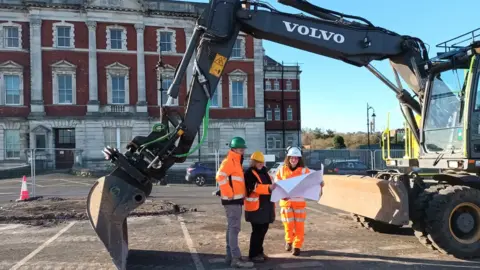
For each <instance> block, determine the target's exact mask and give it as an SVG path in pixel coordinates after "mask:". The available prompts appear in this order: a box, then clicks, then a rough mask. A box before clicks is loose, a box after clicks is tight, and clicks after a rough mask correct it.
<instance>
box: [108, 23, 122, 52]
mask: <svg viewBox="0 0 480 270" xmlns="http://www.w3.org/2000/svg"><path fill="white" fill-rule="evenodd" d="M107 49H109V50H126V49H127V29H126V28H125V27H122V26H118V25H114V26H107Z"/></svg>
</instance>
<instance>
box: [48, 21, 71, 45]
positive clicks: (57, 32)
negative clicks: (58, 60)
mask: <svg viewBox="0 0 480 270" xmlns="http://www.w3.org/2000/svg"><path fill="white" fill-rule="evenodd" d="M53 47H56V48H73V47H75V38H74V26H73V24H71V23H66V22H64V21H62V22H57V23H54V24H53Z"/></svg>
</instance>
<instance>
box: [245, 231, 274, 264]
mask: <svg viewBox="0 0 480 270" xmlns="http://www.w3.org/2000/svg"><path fill="white" fill-rule="evenodd" d="M251 224H252V234H251V235H250V251H249V253H248V257H250V258H253V257H255V256H258V255H262V254H263V240H265V235H266V234H267V231H268V226H269V225H270V224H269V223H264V224H258V223H251Z"/></svg>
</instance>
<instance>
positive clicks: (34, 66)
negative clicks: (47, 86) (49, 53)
mask: <svg viewBox="0 0 480 270" xmlns="http://www.w3.org/2000/svg"><path fill="white" fill-rule="evenodd" d="M41 30H42V19H40V18H38V17H31V18H30V81H31V86H30V91H31V92H30V93H31V94H30V97H31V102H30V104H31V105H30V107H31V113H32V114H35V115H44V114H45V108H44V106H43V104H44V103H43V80H42V33H41Z"/></svg>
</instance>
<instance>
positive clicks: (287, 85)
mask: <svg viewBox="0 0 480 270" xmlns="http://www.w3.org/2000/svg"><path fill="white" fill-rule="evenodd" d="M286 88H287V90H292V81H291V80H287V83H286Z"/></svg>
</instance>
